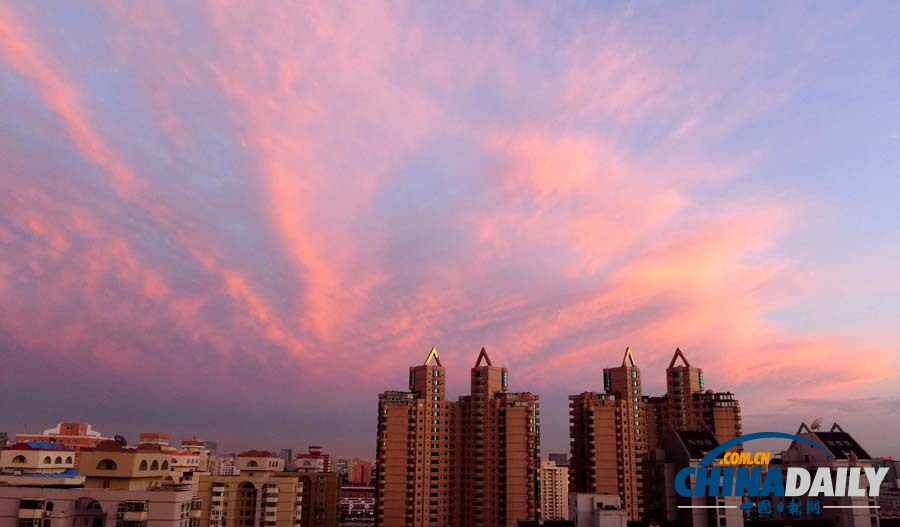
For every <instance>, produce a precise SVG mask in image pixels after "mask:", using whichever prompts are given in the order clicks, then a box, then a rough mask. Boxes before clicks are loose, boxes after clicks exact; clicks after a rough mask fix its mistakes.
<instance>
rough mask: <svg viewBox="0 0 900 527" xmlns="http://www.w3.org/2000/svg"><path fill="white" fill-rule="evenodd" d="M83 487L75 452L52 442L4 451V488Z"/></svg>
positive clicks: (0, 481)
mask: <svg viewBox="0 0 900 527" xmlns="http://www.w3.org/2000/svg"><path fill="white" fill-rule="evenodd" d="M51 481H52V482H53V483H54V484H56V485H60V486H66V485H82V484H84V477H83V476H79V475H78V473H77V471H76V470H75V450H74V449H70V448H66V447H64V446H62V445H58V444H56V443H51V442H49V441H22V442H19V443H15V444H14V445H12V446H9V447H7V448H4V449H3V450H2V451H0V485H12V486H26V485H33V486H42V485H46V484H48V482H51Z"/></svg>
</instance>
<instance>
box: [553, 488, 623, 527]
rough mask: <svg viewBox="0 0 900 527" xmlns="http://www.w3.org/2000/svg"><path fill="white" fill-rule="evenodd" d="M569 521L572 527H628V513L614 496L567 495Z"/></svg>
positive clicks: (619, 498) (620, 501)
mask: <svg viewBox="0 0 900 527" xmlns="http://www.w3.org/2000/svg"><path fill="white" fill-rule="evenodd" d="M569 519H570V520H571V522H572V523H571V524H572V525H574V527H628V512H627V511H626V510H625V509H624V508H623V507H622V498H621V497H619V496H618V495H616V494H588V493H580V492H578V493H576V492H573V493H571V494H569ZM546 523H548V522H545V524H546Z"/></svg>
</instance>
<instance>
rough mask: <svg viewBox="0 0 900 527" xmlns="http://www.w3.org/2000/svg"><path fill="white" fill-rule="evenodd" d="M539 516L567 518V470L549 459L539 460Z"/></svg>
mask: <svg viewBox="0 0 900 527" xmlns="http://www.w3.org/2000/svg"><path fill="white" fill-rule="evenodd" d="M541 518H542V519H544V520H567V519H569V470H568V468H566V467H561V466H559V465H557V464H556V463H555V462H553V461H549V460H548V461H543V462H541Z"/></svg>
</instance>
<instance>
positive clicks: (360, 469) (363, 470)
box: [349, 459, 372, 487]
mask: <svg viewBox="0 0 900 527" xmlns="http://www.w3.org/2000/svg"><path fill="white" fill-rule="evenodd" d="M349 480H350V485H351V486H355V487H369V486H371V485H372V463H370V462H368V461H365V460H362V459H358V460H356V461H355V462H354V463H353V465H351V466H350V477H349Z"/></svg>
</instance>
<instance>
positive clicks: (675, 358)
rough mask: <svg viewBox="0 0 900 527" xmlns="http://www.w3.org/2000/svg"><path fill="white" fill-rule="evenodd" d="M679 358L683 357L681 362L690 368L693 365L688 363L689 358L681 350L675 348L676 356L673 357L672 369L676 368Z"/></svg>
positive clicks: (670, 365)
mask: <svg viewBox="0 0 900 527" xmlns="http://www.w3.org/2000/svg"><path fill="white" fill-rule="evenodd" d="M678 357H681V361H682V362H683V363H684V365H685V366H687V367H689V368H690V366H691V363H690V362H688V360H687V357H685V356H684V353H682V351H681V348H675V355H674V356H673V357H672V362H670V363H669V367H670V368H674V367H675V362H677V361H678Z"/></svg>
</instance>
